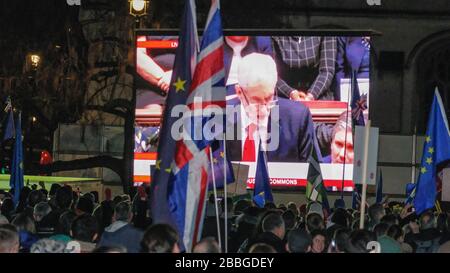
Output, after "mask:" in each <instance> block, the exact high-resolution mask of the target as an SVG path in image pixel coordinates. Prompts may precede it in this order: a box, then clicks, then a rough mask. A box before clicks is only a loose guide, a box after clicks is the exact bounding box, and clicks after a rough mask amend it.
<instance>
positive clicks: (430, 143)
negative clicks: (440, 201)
mask: <svg viewBox="0 0 450 273" xmlns="http://www.w3.org/2000/svg"><path fill="white" fill-rule="evenodd" d="M447 160H450V131H449V127H448V121H447V117H446V115H445V109H444V106H443V104H442V100H441V96H440V95H439V91H438V90H437V88H436V90H435V91H434V99H433V104H432V105H431V111H430V116H429V118H428V125H427V133H426V135H425V143H424V145H423V154H422V161H421V164H420V172H419V179H418V181H417V185H416V188H415V194H414V207H415V209H416V213H417V215H419V214H421V213H422V212H424V211H425V210H427V209H430V208H433V207H434V204H435V201H436V174H437V170H436V169H437V166H438V165H439V164H440V163H442V162H444V161H447Z"/></svg>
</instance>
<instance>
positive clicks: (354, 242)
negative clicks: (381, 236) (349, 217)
mask: <svg viewBox="0 0 450 273" xmlns="http://www.w3.org/2000/svg"><path fill="white" fill-rule="evenodd" d="M376 240H377V238H376V235H375V233H373V232H371V231H368V230H364V229H354V230H353V232H352V233H351V234H350V239H349V240H348V244H347V248H346V250H345V252H346V253H368V252H369V249H368V248H367V247H368V243H369V242H372V241H373V242H375V241H376Z"/></svg>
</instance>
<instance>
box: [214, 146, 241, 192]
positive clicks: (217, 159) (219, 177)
mask: <svg viewBox="0 0 450 273" xmlns="http://www.w3.org/2000/svg"><path fill="white" fill-rule="evenodd" d="M223 144H224V142H223V141H219V140H215V141H214V142H213V143H212V144H211V149H212V151H213V154H212V155H213V162H212V163H213V164H212V166H213V169H212V172H214V178H215V180H216V188H218V189H221V188H223V187H224V178H225V177H224V172H225V170H226V176H227V184H230V183H233V182H234V180H235V179H234V172H233V166H232V164H231V162H230V160H229V159H228V158H229V157H228V156H227V157H225V150H224V146H223ZM212 172H211V176H212ZM208 180H209V184H208V190H212V189H213V181H212V178H210V179H208Z"/></svg>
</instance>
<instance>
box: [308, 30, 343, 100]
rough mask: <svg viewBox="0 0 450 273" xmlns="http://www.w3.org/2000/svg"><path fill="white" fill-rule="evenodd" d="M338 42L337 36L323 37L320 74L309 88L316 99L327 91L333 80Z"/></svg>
mask: <svg viewBox="0 0 450 273" xmlns="http://www.w3.org/2000/svg"><path fill="white" fill-rule="evenodd" d="M336 44H337V42H336V37H323V38H322V39H321V44H320V62H319V74H318V75H317V77H316V80H315V81H314V83H313V84H312V85H311V87H310V88H309V90H308V92H309V93H311V94H312V95H313V96H314V98H315V99H317V98H318V97H320V96H321V95H322V94H323V93H324V92H326V90H327V89H328V88H329V87H330V84H331V82H332V81H333V77H334V71H335V63H336V51H337V49H336V47H337V46H336Z"/></svg>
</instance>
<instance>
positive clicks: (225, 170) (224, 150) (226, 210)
mask: <svg viewBox="0 0 450 273" xmlns="http://www.w3.org/2000/svg"><path fill="white" fill-rule="evenodd" d="M225 137H226V136H225V133H223V190H224V203H225V220H224V221H225V237H224V238H225V253H228V202H227V198H228V192H227V169H228V166H227V164H228V161H227V144H226V143H227V142H226V139H225Z"/></svg>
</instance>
